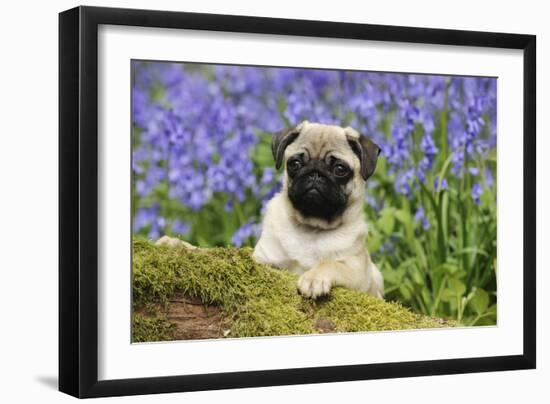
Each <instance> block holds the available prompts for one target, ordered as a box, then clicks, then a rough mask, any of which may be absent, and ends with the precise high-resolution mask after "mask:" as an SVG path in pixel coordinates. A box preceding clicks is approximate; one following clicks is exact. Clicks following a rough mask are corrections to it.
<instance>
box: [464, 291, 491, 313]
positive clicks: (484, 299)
mask: <svg viewBox="0 0 550 404" xmlns="http://www.w3.org/2000/svg"><path fill="white" fill-rule="evenodd" d="M469 305H470V307H471V308H472V309H474V311H475V312H476V313H477V314H478V315H480V314H483V313H485V311H486V310H487V307H489V294H488V293H487V292H486V291H485V290H483V289H481V288H478V289H476V290H475V292H474V295H473V296H472V298H471V299H470V302H469Z"/></svg>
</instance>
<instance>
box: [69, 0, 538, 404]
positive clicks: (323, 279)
mask: <svg viewBox="0 0 550 404" xmlns="http://www.w3.org/2000/svg"><path fill="white" fill-rule="evenodd" d="M59 47H60V48H59V99H60V104H59V125H60V129H59V147H60V161H59V166H60V174H59V176H60V194H59V200H60V223H59V226H60V240H59V244H60V251H59V259H60V264H59V389H60V390H61V391H63V392H65V393H68V394H70V395H73V396H76V397H82V398H83V397H101V396H114V395H132V394H149V393H163V392H183V391H194V390H209V389H225V388H239V387H256V386H272V385H285V384H300V383H323V382H334V381H347V380H361V379H378V378H394V377H409V376H425V375H439V374H454V373H466V372H486V371H499V370H513V369H532V368H535V363H536V360H535V358H536V354H535V352H536V341H535V334H536V333H535V309H536V305H535V301H536V294H535V265H536V262H535V261H536V260H535V256H536V254H535V250H536V247H535V245H536V243H535V234H536V232H535V226H536V222H535V192H536V191H535V174H536V173H535V144H536V138H535V120H536V114H535V99H536V96H535V94H536V92H535V91H536V87H535V66H536V63H535V60H536V39H535V36H532V35H522V34H504V33H489V32H471V31H455V30H444V29H426V28H410V27H396V26H380V25H367V24H350V23H339V22H326V21H307V20H287V19H274V18H260V17H246V16H227V15H213V14H196V13H181V12H166V11H152V10H129V9H128V10H126V9H109V8H95V7H78V8H74V9H71V10H68V11H65V12H63V13H61V14H60V16H59Z"/></svg>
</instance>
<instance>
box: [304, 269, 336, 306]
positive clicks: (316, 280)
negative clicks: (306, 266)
mask: <svg viewBox="0 0 550 404" xmlns="http://www.w3.org/2000/svg"><path fill="white" fill-rule="evenodd" d="M331 287H332V280H331V279H330V278H329V277H328V276H327V275H326V274H323V273H320V272H318V271H314V270H309V271H307V272H306V273H305V274H303V275H302V276H300V279H298V292H300V294H301V295H302V296H304V297H310V298H312V299H317V298H318V297H321V296H325V295H328V294H329V292H330V288H331Z"/></svg>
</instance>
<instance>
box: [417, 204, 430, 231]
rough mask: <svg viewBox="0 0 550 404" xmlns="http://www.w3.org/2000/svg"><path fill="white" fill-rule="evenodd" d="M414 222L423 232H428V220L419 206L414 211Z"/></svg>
mask: <svg viewBox="0 0 550 404" xmlns="http://www.w3.org/2000/svg"><path fill="white" fill-rule="evenodd" d="M414 220H416V221H417V222H418V223H420V224H421V225H422V228H423V229H424V230H428V229H429V228H430V222H429V221H428V218H427V217H426V212H425V211H424V208H423V207H422V206H420V207H419V208H418V209H417V210H416V213H415V214H414Z"/></svg>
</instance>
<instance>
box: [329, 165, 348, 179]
mask: <svg viewBox="0 0 550 404" xmlns="http://www.w3.org/2000/svg"><path fill="white" fill-rule="evenodd" d="M332 172H333V173H334V175H336V176H337V177H345V176H346V175H348V168H347V167H346V166H345V165H343V164H336V165H335V166H334V168H333V169H332Z"/></svg>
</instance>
